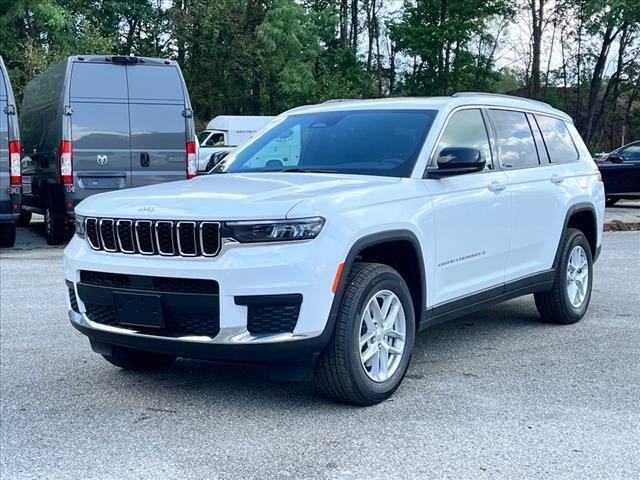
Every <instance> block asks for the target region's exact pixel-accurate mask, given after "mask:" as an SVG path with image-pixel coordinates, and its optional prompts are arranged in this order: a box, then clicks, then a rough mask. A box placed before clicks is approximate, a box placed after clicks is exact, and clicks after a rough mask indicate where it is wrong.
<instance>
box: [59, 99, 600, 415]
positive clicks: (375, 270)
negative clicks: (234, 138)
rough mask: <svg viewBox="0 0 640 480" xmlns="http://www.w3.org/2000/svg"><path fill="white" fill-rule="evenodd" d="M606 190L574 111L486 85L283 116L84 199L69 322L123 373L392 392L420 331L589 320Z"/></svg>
mask: <svg viewBox="0 0 640 480" xmlns="http://www.w3.org/2000/svg"><path fill="white" fill-rule="evenodd" d="M603 215H604V189H603V185H602V182H601V179H600V175H599V173H598V171H597V169H596V167H595V165H594V163H593V160H592V159H591V155H590V154H589V152H588V151H587V148H586V147H585V145H584V143H583V141H582V140H581V138H580V136H579V135H578V133H577V131H576V129H575V127H574V126H573V124H572V122H571V119H570V118H569V117H568V116H567V115H565V114H564V113H562V112H559V111H557V110H554V109H552V108H551V107H549V106H548V105H545V104H542V103H539V102H532V101H527V100H523V99H517V98H511V97H504V96H495V95H480V94H463V95H460V94H459V95H456V96H453V97H440V98H421V99H417V98H411V99H386V100H373V101H346V102H330V103H325V104H322V105H316V106H309V107H302V108H297V109H294V110H291V111H289V112H286V113H284V114H282V115H281V116H280V117H279V118H278V120H277V121H276V122H274V124H273V125H272V126H271V127H270V128H269V129H268V130H266V131H264V132H262V133H261V134H260V135H257V136H256V137H255V138H253V139H252V140H251V141H250V142H249V143H248V144H246V145H245V146H243V147H242V148H240V149H238V150H237V151H235V152H233V153H231V154H230V155H229V156H228V157H226V158H225V159H224V160H223V161H222V162H221V163H220V164H219V165H218V166H217V167H216V169H215V171H214V174H212V175H209V176H206V177H199V178H197V179H195V180H191V181H184V182H176V183H172V184H165V185H162V186H149V187H142V188H139V189H132V190H127V191H122V192H117V193H116V192H113V193H106V194H101V195H96V196H93V197H90V198H88V199H86V200H85V201H83V202H82V204H80V205H79V206H78V209H77V216H76V220H77V222H76V236H75V238H74V239H73V240H72V241H71V243H70V244H69V245H68V246H67V248H66V250H65V257H64V275H65V278H66V281H67V286H68V289H69V297H68V299H69V303H68V307H69V316H70V319H71V323H72V325H73V326H74V327H75V328H76V329H78V330H79V331H80V332H82V333H84V334H85V335H86V336H87V337H89V339H90V341H91V346H92V348H93V350H94V351H96V352H98V353H100V354H102V355H104V357H105V358H106V359H107V360H108V361H109V362H111V363H113V364H115V365H117V366H119V367H122V368H126V369H142V368H152V367H159V366H162V365H167V364H169V363H170V362H172V361H173V360H175V358H176V357H179V356H182V357H192V358H205V359H219V360H245V361H258V362H259V361H262V362H287V361H302V360H306V359H315V363H314V369H315V373H316V375H317V379H318V381H319V383H320V385H321V386H322V387H323V389H324V390H325V391H326V392H327V393H328V394H329V395H330V396H331V397H333V398H335V399H337V400H339V401H343V402H348V403H353V404H358V405H370V404H374V403H377V402H380V401H382V400H384V399H386V398H388V397H389V396H390V395H391V394H392V393H393V392H394V391H395V390H396V389H397V388H398V386H399V385H400V382H401V380H402V378H403V376H404V375H405V373H406V371H407V368H408V366H409V361H410V358H411V352H412V350H413V345H414V340H415V334H416V332H417V331H418V330H422V329H425V328H427V327H429V326H431V325H435V324H437V323H440V322H443V321H445V320H448V319H451V318H454V317H458V316H460V315H464V314H467V313H469V312H471V311H473V310H476V309H478V308H481V307H485V306H487V305H490V304H493V303H497V302H502V301H505V300H508V299H511V298H514V297H518V296H522V295H526V294H534V296H535V303H536V305H537V307H538V310H539V312H540V315H541V316H542V318H543V319H544V320H546V321H549V322H554V323H560V324H570V323H574V322H577V321H578V320H580V319H581V318H582V317H583V315H584V314H585V312H586V311H587V307H588V305H589V300H590V297H591V287H592V277H593V267H592V266H593V262H594V261H595V259H596V258H597V256H598V252H599V250H600V244H601V240H602V234H601V232H602V224H603Z"/></svg>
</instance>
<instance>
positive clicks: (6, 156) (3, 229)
mask: <svg viewBox="0 0 640 480" xmlns="http://www.w3.org/2000/svg"><path fill="white" fill-rule="evenodd" d="M20 153H21V148H20V134H19V132H18V115H17V113H16V101H15V99H14V98H13V90H12V89H11V82H10V81H9V75H8V74H7V69H6V68H5V66H4V60H3V59H2V57H0V247H13V244H14V243H15V241H16V220H17V219H18V216H19V215H20V193H21V192H20V189H21V184H22V180H21V176H20Z"/></svg>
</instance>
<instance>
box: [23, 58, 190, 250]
mask: <svg viewBox="0 0 640 480" xmlns="http://www.w3.org/2000/svg"><path fill="white" fill-rule="evenodd" d="M20 127H21V129H22V134H23V135H22V140H23V143H24V152H25V159H24V161H23V172H22V175H23V184H24V192H23V206H22V209H23V213H22V215H21V222H22V223H28V222H29V219H30V216H31V213H32V212H37V213H42V214H44V216H45V227H46V228H45V231H46V235H47V243H49V244H50V245H58V244H61V243H62V242H63V241H64V239H65V231H66V229H67V226H68V224H69V222H70V221H71V220H72V219H73V211H74V207H75V206H76V205H77V204H78V203H79V202H80V201H82V200H83V199H84V198H87V197H88V196H90V195H93V194H96V193H102V192H107V191H111V190H118V189H123V188H129V187H139V186H143V185H150V184H154V183H161V182H168V181H171V180H181V179H185V178H191V177H193V176H195V174H196V170H197V158H196V146H195V127H194V123H193V115H192V111H191V103H190V101H189V94H188V92H187V87H186V85H185V83H184V79H183V78H182V73H181V71H180V67H179V66H178V64H177V63H176V62H174V61H171V60H163V59H158V58H142V57H118V56H106V57H105V56H97V55H91V56H89V55H87V56H73V57H69V58H68V59H67V60H64V61H63V62H61V63H59V64H57V65H56V66H54V67H52V68H51V69H49V70H48V71H46V72H45V73H43V74H42V75H40V76H39V77H37V78H35V79H33V80H32V81H31V82H29V84H28V85H27V88H26V91H25V95H24V100H23V102H22V108H21V114H20Z"/></svg>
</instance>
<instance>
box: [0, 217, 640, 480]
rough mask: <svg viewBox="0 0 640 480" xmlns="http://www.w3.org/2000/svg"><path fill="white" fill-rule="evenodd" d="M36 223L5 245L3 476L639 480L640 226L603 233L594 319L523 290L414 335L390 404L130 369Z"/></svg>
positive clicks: (0, 376) (255, 378) (212, 370)
mask: <svg viewBox="0 0 640 480" xmlns="http://www.w3.org/2000/svg"><path fill="white" fill-rule="evenodd" d="M41 229H42V225H41V224H40V223H37V222H36V224H35V225H34V226H32V227H29V228H27V229H24V228H21V229H20V231H19V233H18V245H17V246H16V248H14V249H11V250H3V251H2V253H1V254H0V300H1V304H0V432H1V433H0V435H1V436H0V462H1V463H0V468H1V470H0V474H1V477H2V478H3V479H21V478H24V479H32V478H69V479H78V478H82V479H94V478H95V479H102V478H109V479H112V478H113V479H116V478H117V479H120V478H145V479H146V478H149V479H165V478H167V479H168V478H176V479H178V478H179V479H191V478H194V479H198V478H203V479H204V478H207V479H216V478H221V479H227V478H228V479H238V478H256V479H272V478H295V479H307V478H309V479H316V478H317V479H351V478H367V479H377V478H397V479H400V478H429V479H431V478H452V479H462V478H481V479H482V478H508V479H518V478H544V479H548V478H562V479H566V478H577V479H585V478H589V479H599V478H602V479H616V478H619V479H631V478H639V477H640V293H639V292H640V232H608V233H605V243H604V247H603V252H602V256H601V258H600V260H599V261H598V263H597V264H596V265H595V280H594V292H593V298H592V302H591V306H590V309H589V312H588V314H587V316H586V317H585V318H584V319H583V320H582V321H581V322H580V323H579V324H577V325H572V326H554V325H547V324H544V323H541V322H540V321H539V319H538V315H537V313H536V310H535V306H534V303H533V299H532V297H531V296H529V297H524V298H521V299H517V300H514V301H511V302H508V303H505V304H503V305H500V306H497V307H493V308H490V309H486V310H483V311H480V312H478V313H476V314H473V315H469V316H466V317H464V318H461V319H459V320H456V321H453V322H450V323H447V324H445V325H441V326H438V327H434V328H432V329H430V330H427V331H425V332H423V333H421V334H420V335H419V336H418V338H417V341H416V347H415V352H414V355H413V359H412V363H411V366H410V368H409V372H408V374H407V376H406V377H405V380H404V382H403V384H402V386H401V388H400V389H399V390H398V391H397V392H396V394H395V396H393V397H392V398H391V399H390V400H389V401H387V402H384V403H382V404H380V405H377V406H374V407H370V408H355V407H349V406H344V405H340V404H336V403H332V402H331V401H329V400H327V399H326V398H324V397H323V396H321V395H320V394H319V392H318V391H317V390H316V388H315V385H314V383H313V380H312V379H309V380H307V381H304V382H298V383H293V382H283V381H274V380H272V379H269V378H267V376H266V375H265V372H264V370H263V369H262V368H261V367H260V366H259V365H258V366H256V365H232V364H222V363H212V362H204V361H196V360H186V359H179V360H178V361H177V362H176V363H175V364H174V365H172V366H170V367H168V368H166V369H163V370H159V371H155V372H151V373H149V372H146V373H130V372H124V371H121V370H119V369H117V368H116V367H113V366H112V365H110V364H108V363H107V362H106V361H104V360H103V359H102V358H101V357H100V356H98V355H96V354H94V353H92V352H91V350H90V348H89V344H88V341H87V340H86V338H84V337H83V336H82V335H80V334H79V333H77V332H76V331H75V330H74V329H73V328H72V327H71V326H70V325H69V323H68V319H67V314H66V308H65V301H64V295H65V287H64V283H63V280H62V275H61V269H62V249H61V248H53V247H46V246H45V245H44V242H43V240H42V232H41Z"/></svg>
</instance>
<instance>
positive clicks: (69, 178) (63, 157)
mask: <svg viewBox="0 0 640 480" xmlns="http://www.w3.org/2000/svg"><path fill="white" fill-rule="evenodd" d="M58 154H59V156H60V181H61V182H62V184H64V185H73V161H72V159H71V142H70V141H69V140H63V141H61V142H60V148H59V149H58Z"/></svg>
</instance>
